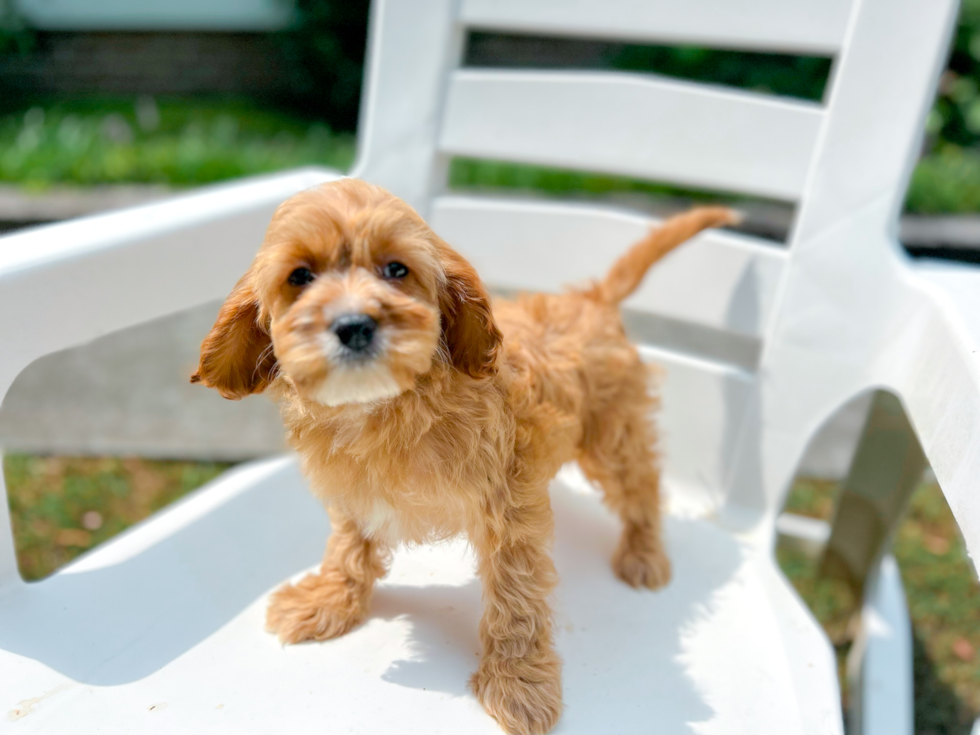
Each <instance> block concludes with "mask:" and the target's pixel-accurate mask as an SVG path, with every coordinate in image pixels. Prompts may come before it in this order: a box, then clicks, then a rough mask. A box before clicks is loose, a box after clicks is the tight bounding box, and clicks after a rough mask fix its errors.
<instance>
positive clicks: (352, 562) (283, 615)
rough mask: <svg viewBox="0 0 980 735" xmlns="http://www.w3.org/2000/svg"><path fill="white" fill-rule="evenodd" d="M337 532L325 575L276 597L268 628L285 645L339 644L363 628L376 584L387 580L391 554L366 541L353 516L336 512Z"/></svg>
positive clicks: (333, 515)
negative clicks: (332, 641) (346, 635)
mask: <svg viewBox="0 0 980 735" xmlns="http://www.w3.org/2000/svg"><path fill="white" fill-rule="evenodd" d="M330 521H331V525H332V526H333V532H332V533H331V535H330V539H329V540H328V541H327V551H326V554H325V555H324V557H323V564H322V566H321V567H320V572H319V574H308V575H306V577H304V578H303V579H301V580H300V581H299V582H297V583H296V584H295V585H293V584H286V585H284V586H283V587H281V588H280V589H279V590H278V591H276V592H275V594H273V595H272V598H271V600H270V601H269V609H268V611H267V613H266V628H268V630H269V631H270V632H273V633H276V634H277V635H278V636H279V640H281V641H282V642H283V643H300V642H302V641H308V640H317V641H323V640H327V639H328V638H336V637H337V636H341V635H343V634H344V633H346V632H347V631H349V630H350V629H351V628H353V627H354V626H356V625H358V624H359V623H361V622H362V621H363V620H364V618H366V617H367V614H368V611H369V609H370V606H371V596H372V593H373V592H374V583H375V581H377V580H378V579H379V578H381V577H383V576H384V575H385V571H386V564H387V560H388V549H387V548H386V547H384V546H382V545H380V544H379V543H378V542H376V541H373V540H371V539H369V538H366V537H365V536H364V535H363V534H362V533H361V531H360V529H359V528H358V527H357V524H355V523H354V521H353V520H351V519H350V518H349V517H348V516H346V515H345V514H343V513H341V512H340V511H339V510H336V509H331V510H330Z"/></svg>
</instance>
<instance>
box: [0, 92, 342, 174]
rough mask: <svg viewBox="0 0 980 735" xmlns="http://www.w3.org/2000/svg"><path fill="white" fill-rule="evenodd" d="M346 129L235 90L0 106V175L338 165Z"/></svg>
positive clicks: (195, 171) (256, 171) (260, 169)
mask: <svg viewBox="0 0 980 735" xmlns="http://www.w3.org/2000/svg"><path fill="white" fill-rule="evenodd" d="M353 158H354V139H353V137H352V136H351V135H349V134H340V135H335V134H334V133H332V132H331V131H330V130H329V129H328V128H327V127H326V126H325V125H323V124H321V123H318V122H309V121H304V120H302V119H300V118H296V117H291V116H289V115H285V114H282V113H279V112H276V111H273V110H270V109H267V108H264V107H260V106H258V105H257V104H256V103H254V102H248V101H244V100H213V101H193V102H188V101H181V100H159V101H156V100H154V99H152V98H149V97H146V98H140V99H137V100H135V101H134V100H132V99H129V100H119V99H88V100H75V101H65V102H58V103H53V104H50V105H44V106H37V107H31V108H29V109H27V110H18V111H16V112H9V113H7V114H5V115H2V116H0V181H3V182H8V183H16V184H19V185H21V186H24V187H26V188H29V189H34V190H43V189H44V188H46V187H48V186H51V185H53V184H71V185H77V186H89V185H93V184H118V183H133V182H139V183H156V184H169V185H172V186H192V185H198V184H206V183H211V182H215V181H223V180H226V179H233V178H236V177H240V176H250V175H254V174H262V173H267V172H271V171H278V170H281V169H284V168H293V167H296V166H304V165H311V164H316V165H321V166H329V167H332V168H341V169H346V168H347V167H348V166H350V163H351V161H352V160H353Z"/></svg>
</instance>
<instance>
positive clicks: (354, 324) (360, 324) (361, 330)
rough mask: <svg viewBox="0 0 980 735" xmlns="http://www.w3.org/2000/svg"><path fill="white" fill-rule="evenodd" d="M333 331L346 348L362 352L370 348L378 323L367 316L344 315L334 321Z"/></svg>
mask: <svg viewBox="0 0 980 735" xmlns="http://www.w3.org/2000/svg"><path fill="white" fill-rule="evenodd" d="M333 331H334V334H336V335H337V339H339V340H340V343H341V344H342V345H344V347H346V348H348V349H350V350H354V352H361V351H363V350H366V349H367V348H368V346H370V344H371V341H372V340H373V339H374V333H375V332H376V331H378V323H377V322H376V321H374V319H372V318H371V317H369V316H368V315H367V314H344V315H343V316H339V317H337V318H336V319H335V320H334V322H333Z"/></svg>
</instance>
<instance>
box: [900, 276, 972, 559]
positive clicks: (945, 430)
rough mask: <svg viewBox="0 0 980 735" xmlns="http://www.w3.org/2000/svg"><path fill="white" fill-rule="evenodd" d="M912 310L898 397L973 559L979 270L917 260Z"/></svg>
mask: <svg viewBox="0 0 980 735" xmlns="http://www.w3.org/2000/svg"><path fill="white" fill-rule="evenodd" d="M909 271H910V274H911V275H912V277H913V279H914V283H915V286H916V287H917V290H918V291H919V292H920V294H921V295H922V296H924V297H925V298H924V302H925V303H926V304H928V305H929V307H930V308H928V309H923V308H921V307H920V309H919V312H920V313H919V315H918V316H917V319H920V320H921V323H920V324H919V325H915V327H913V325H911V324H910V328H916V327H917V331H918V332H919V339H918V345H917V349H916V350H915V352H914V353H912V354H910V355H908V361H909V364H908V365H907V366H906V367H905V368H904V369H905V371H907V372H906V375H907V378H906V380H905V381H903V382H905V384H906V385H905V389H904V391H903V396H902V397H903V399H904V401H905V402H906V404H907V407H908V411H909V414H910V417H911V419H912V423H913V425H914V426H915V429H916V433H917V434H918V435H919V441H920V442H921V444H922V448H923V450H924V452H925V454H926V457H927V458H928V460H929V463H930V465H931V467H932V470H933V472H934V473H935V475H936V478H937V480H938V481H939V485H940V487H941V488H942V490H943V494H944V495H945V496H946V500H947V502H948V503H949V507H950V510H952V512H953V515H954V517H955V518H956V522H957V524H958V525H959V528H960V532H961V533H962V534H963V538H964V540H965V541H966V546H967V550H968V552H969V554H970V557H971V559H972V560H973V563H974V565H975V566H976V565H977V563H978V560H980V493H978V492H977V483H978V482H980V268H977V267H975V266H968V265H962V264H958V263H946V262H938V261H919V262H918V263H916V264H915V265H914V266H913V267H912V268H910V269H909Z"/></svg>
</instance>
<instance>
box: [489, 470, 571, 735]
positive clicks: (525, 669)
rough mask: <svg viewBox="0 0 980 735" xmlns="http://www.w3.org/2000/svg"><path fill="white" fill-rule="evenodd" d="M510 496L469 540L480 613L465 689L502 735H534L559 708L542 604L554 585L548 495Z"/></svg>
mask: <svg viewBox="0 0 980 735" xmlns="http://www.w3.org/2000/svg"><path fill="white" fill-rule="evenodd" d="M514 495H516V493H515V494H512V495H511V498H512V499H511V504H509V507H506V508H503V509H500V512H498V513H493V512H491V513H490V514H488V516H487V517H486V518H485V519H484V521H485V526H484V527H483V528H481V529H476V530H475V532H474V533H473V534H472V537H471V540H472V541H473V543H474V546H475V547H476V549H477V553H478V554H479V564H480V576H481V577H482V579H483V600H484V607H485V609H484V613H483V619H482V620H481V621H480V639H481V641H482V644H483V658H482V660H481V662H480V668H479V669H478V670H477V672H476V673H475V674H474V675H473V678H472V680H471V685H472V687H473V690H474V692H475V693H476V696H477V697H478V698H479V700H480V702H481V703H482V704H483V707H484V708H485V709H486V710H487V712H489V713H490V714H491V715H492V716H493V717H495V718H496V719H497V721H498V722H499V723H500V724H501V726H502V727H503V728H504V730H506V731H507V732H508V733H512V734H513V735H532V734H534V735H537V734H538V733H545V732H547V731H548V730H550V729H551V728H552V727H554V725H555V723H556V722H557V721H558V718H559V716H560V715H561V707H562V704H561V660H560V659H559V658H558V654H557V653H556V652H555V650H554V641H553V640H552V632H551V608H550V606H549V605H548V596H549V595H550V594H551V591H552V590H553V589H554V587H555V584H556V582H557V575H556V573H555V567H554V564H553V563H552V561H551V556H550V554H549V547H550V545H551V535H552V525H553V524H552V518H551V507H550V504H549V501H548V493H547V489H546V488H541V489H540V491H539V492H532V493H526V494H523V495H524V497H519V496H518V497H514ZM517 503H519V504H520V505H517Z"/></svg>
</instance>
